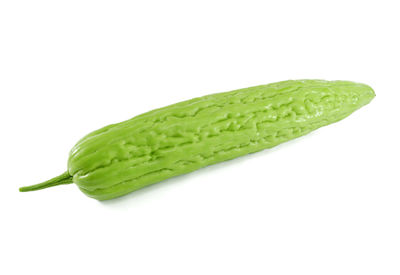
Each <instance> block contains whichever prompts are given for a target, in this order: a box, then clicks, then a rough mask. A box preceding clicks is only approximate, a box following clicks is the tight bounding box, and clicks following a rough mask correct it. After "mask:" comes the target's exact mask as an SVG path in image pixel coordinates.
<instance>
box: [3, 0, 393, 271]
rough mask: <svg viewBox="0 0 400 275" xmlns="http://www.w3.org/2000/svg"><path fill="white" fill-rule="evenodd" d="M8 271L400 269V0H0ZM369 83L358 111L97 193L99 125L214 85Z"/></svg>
mask: <svg viewBox="0 0 400 275" xmlns="http://www.w3.org/2000/svg"><path fill="white" fill-rule="evenodd" d="M0 3H1V4H0V42H1V43H0V93H1V100H0V104H1V106H0V112H1V114H0V119H1V135H0V139H1V143H0V144H1V145H0V146H1V159H0V161H1V166H0V167H1V193H2V196H1V199H0V211H1V212H0V213H1V219H0V222H1V227H0V232H1V234H0V253H1V255H0V258H1V264H0V273H1V274H174V275H175V274H307V275H310V274H319V275H320V274H352V275H354V274H363V275H365V274H386V275H389V274H400V215H399V214H400V179H399V178H400V177H399V155H400V150H399V139H400V135H399V133H398V130H399V118H400V105H399V104H400V96H399V94H400V91H399V83H400V82H399V81H400V65H399V64H400V31H399V29H400V16H399V11H400V8H399V7H398V6H397V4H398V1H384V0H380V1H365V0H364V1H351V0H346V1H338V0H336V1H282V0H281V1H249V0H246V1H232V0H230V1H217V0H212V1H204V0H203V1H188V0H186V1H174V0H168V1H161V0H160V1H151V0H147V1H83V0H78V1H54V0H52V1H18V0H10V1H7V0H3V1H1V2H0ZM298 78H322V79H328V80H336V79H341V80H353V81H357V82H363V83H366V84H369V85H371V86H372V87H373V88H374V89H375V91H376V94H377V96H376V98H375V99H374V100H373V101H372V102H371V104H370V105H368V106H365V107H363V108H362V109H361V110H359V111H357V112H356V113H354V114H353V115H351V116H350V117H348V118H346V119H345V120H343V121H341V122H339V123H336V124H334V125H330V126H327V127H324V128H322V129H320V130H317V131H315V132H313V133H312V134H310V135H308V136H306V137H303V138H299V139H297V140H295V141H291V142H288V143H286V144H283V145H281V146H278V147H275V148H274V149H271V150H267V151H263V152H260V153H257V154H252V155H251V156H246V157H242V158H239V159H236V160H233V161H229V162H226V163H221V164H218V165H214V166H212V167H208V168H205V169H201V170H199V171H196V172H194V173H191V174H189V175H184V176H180V177H177V178H175V179H171V180H167V181H165V182H163V183H159V184H156V185H153V186H151V187H148V188H145V189H144V190H141V191H138V192H134V193H132V194H130V195H127V196H125V197H123V198H120V199H115V200H112V201H107V202H98V201H96V200H93V199H90V198H87V197H86V196H84V195H83V194H82V193H81V192H80V191H79V190H78V188H77V187H76V186H75V185H66V186H59V187H54V188H50V189H46V190H42V191H38V192H32V193H19V192H18V187H20V186H22V185H30V184H34V183H37V182H40V181H44V180H47V179H49V178H51V177H53V176H56V175H58V174H60V173H62V172H64V171H65V170H66V168H67V167H66V163H67V158H68V153H69V150H70V148H71V147H72V146H73V145H74V143H75V142H76V141H77V140H78V139H79V138H81V137H82V136H84V135H85V134H87V133H88V132H90V131H92V130H95V129H98V128H100V127H102V126H105V125H107V124H110V123H115V122H119V121H122V120H125V119H128V118H130V117H132V116H135V115H137V114H140V113H142V112H145V111H148V110H151V109H154V108H157V107H162V106H165V105H168V104H171V103H175V102H178V101H182V100H185V99H190V98H192V97H197V96H202V95H205V94H209V93H215V92H223V91H229V90H232V89H238V88H244V87H249V86H253V85H259V84H266V83H270V82H275V81H280V80H287V79H298Z"/></svg>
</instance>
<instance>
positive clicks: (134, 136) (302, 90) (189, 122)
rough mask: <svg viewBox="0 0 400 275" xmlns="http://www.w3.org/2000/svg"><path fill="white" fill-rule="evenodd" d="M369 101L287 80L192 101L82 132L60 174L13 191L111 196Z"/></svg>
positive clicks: (354, 88) (357, 91) (349, 90)
mask: <svg viewBox="0 0 400 275" xmlns="http://www.w3.org/2000/svg"><path fill="white" fill-rule="evenodd" d="M374 97H375V93H374V91H373V90H372V88H371V87H369V86H367V85H365V84H360V83H354V82H350V81H325V80H288V81H282V82H277V83H271V84H268V85H261V86H255V87H250V88H245V89H240V90H235V91H231V92H225V93H217V94H211V95H207V96H203V97H199V98H194V99H191V100H187V101H183V102H180V103H176V104H173V105H170V106H167V107H164V108H160V109H156V110H153V111H150V112H147V113H144V114H141V115H138V116H136V117H133V118H132V119H129V120H126V121H124V122H121V123H117V124H112V125H109V126H106V127H104V128H101V129H99V130H97V131H94V132H92V133H90V134H88V135H87V136H85V137H84V138H82V139H81V140H80V141H79V142H78V143H77V144H76V145H75V146H74V147H73V148H72V150H71V152H70V156H69V160H68V171H67V172H65V173H63V174H62V175H60V176H58V177H56V178H54V179H51V180H49V181H46V182H44V183H40V184H37V185H33V186H28V187H22V188H21V189H20V191H33V190H39V189H43V188H47V187H50V186H55V185H59V184H68V183H75V184H77V185H78V187H79V188H80V190H81V191H82V192H83V193H85V194H86V195H87V196H89V197H92V198H95V199H98V200H108V199H113V198H116V197H119V196H122V195H125V194H128V193H130V192H132V191H135V190H138V189H140V188H143V187H145V186H147V185H150V184H153V183H156V182H159V181H162V180H164V179H167V178H171V177H174V176H177V175H181V174H185V173H189V172H191V171H194V170H197V169H199V168H202V167H205V166H208V165H211V164H215V163H218V162H222V161H225V160H229V159H233V158H236V157H239V156H243V155H246V154H249V153H253V152H257V151H260V150H263V149H267V148H271V147H274V146H276V145H278V144H280V143H282V142H285V141H288V140H291V139H294V138H296V137H300V136H303V135H305V134H307V133H309V132H311V131H313V130H315V129H317V128H319V127H322V126H325V125H328V124H331V123H334V122H337V121H339V120H341V119H343V118H345V117H347V116H348V115H350V114H351V113H352V112H354V111H355V110H357V109H359V108H360V107H362V106H364V105H366V104H368V103H369V102H370V101H371V100H372V99H373V98H374Z"/></svg>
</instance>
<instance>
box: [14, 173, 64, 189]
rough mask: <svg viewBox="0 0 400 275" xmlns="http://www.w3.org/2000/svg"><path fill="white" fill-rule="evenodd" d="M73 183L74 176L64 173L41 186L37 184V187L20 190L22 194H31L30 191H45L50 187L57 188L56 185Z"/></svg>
mask: <svg viewBox="0 0 400 275" xmlns="http://www.w3.org/2000/svg"><path fill="white" fill-rule="evenodd" d="M70 183H72V176H71V175H70V174H69V173H68V172H65V173H62V174H61V175H59V176H58V177H55V178H52V179H50V180H48V181H45V182H42V183H39V184H35V185H31V186H24V187H21V188H19V191H20V192H29V191H36V190H40V189H44V188H48V187H52V186H56V185H61V184H70Z"/></svg>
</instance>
